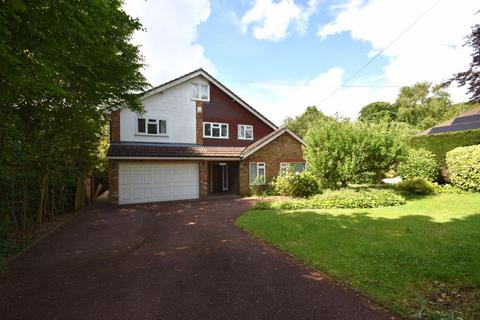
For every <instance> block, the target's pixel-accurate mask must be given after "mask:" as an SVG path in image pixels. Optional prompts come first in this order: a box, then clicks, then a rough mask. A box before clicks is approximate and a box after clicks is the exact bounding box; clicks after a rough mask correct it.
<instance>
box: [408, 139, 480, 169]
mask: <svg viewBox="0 0 480 320" xmlns="http://www.w3.org/2000/svg"><path fill="white" fill-rule="evenodd" d="M476 144H480V130H469V131H457V132H447V133H439V134H432V135H427V136H426V135H422V136H415V137H413V138H412V139H411V140H410V146H411V147H412V148H416V149H418V148H423V149H426V150H428V151H430V152H432V153H433V154H434V155H435V157H436V159H437V162H438V164H439V166H440V168H445V167H446V163H445V156H446V154H447V152H448V151H450V150H453V149H455V148H458V147H467V146H472V145H476Z"/></svg>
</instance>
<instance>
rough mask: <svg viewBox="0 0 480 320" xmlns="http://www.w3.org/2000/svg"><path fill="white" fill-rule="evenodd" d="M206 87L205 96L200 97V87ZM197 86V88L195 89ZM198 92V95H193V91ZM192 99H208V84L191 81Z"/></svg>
mask: <svg viewBox="0 0 480 320" xmlns="http://www.w3.org/2000/svg"><path fill="white" fill-rule="evenodd" d="M205 87H206V88H207V98H206V99H202V88H205ZM197 88H198V90H197ZM196 92H198V94H199V95H200V96H195V93H196ZM192 100H195V101H210V85H208V84H205V83H195V82H194V83H192Z"/></svg>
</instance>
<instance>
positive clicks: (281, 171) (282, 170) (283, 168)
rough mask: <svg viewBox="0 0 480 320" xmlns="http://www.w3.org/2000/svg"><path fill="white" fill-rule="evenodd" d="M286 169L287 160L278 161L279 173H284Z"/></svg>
mask: <svg viewBox="0 0 480 320" xmlns="http://www.w3.org/2000/svg"><path fill="white" fill-rule="evenodd" d="M287 171H288V162H280V175H284V174H285V173H287Z"/></svg>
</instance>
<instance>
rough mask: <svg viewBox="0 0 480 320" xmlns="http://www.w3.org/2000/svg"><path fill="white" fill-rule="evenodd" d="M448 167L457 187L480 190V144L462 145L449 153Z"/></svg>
mask: <svg viewBox="0 0 480 320" xmlns="http://www.w3.org/2000/svg"><path fill="white" fill-rule="evenodd" d="M447 167H448V172H449V174H450V179H451V181H452V184H453V185H454V186H455V187H458V188H460V189H462V190H466V191H473V192H480V145H475V146H469V147H460V148H456V149H453V150H451V151H449V152H448V153H447Z"/></svg>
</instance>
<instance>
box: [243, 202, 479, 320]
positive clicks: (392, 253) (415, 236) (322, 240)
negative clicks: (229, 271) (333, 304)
mask: <svg viewBox="0 0 480 320" xmlns="http://www.w3.org/2000/svg"><path fill="white" fill-rule="evenodd" d="M237 224H238V225H239V226H241V227H242V228H244V229H246V230H247V231H249V232H251V233H253V234H254V235H256V236H258V237H260V238H262V239H264V240H266V241H268V242H270V243H272V244H274V245H275V246H277V247H279V248H281V249H283V250H285V251H288V252H290V253H292V254H293V255H295V256H297V257H298V258H299V259H301V260H303V261H305V262H306V263H308V264H310V265H312V266H314V267H316V268H318V269H319V270H321V271H323V272H325V273H327V274H330V275H331V276H333V277H334V278H336V279H338V280H340V281H342V282H344V283H346V284H348V285H350V286H352V287H353V288H355V289H357V290H359V291H361V292H363V293H365V294H367V295H368V296H370V297H371V298H372V299H374V300H376V301H378V302H379V303H381V304H383V305H384V306H386V307H388V308H389V309H390V310H392V311H393V312H394V313H396V314H398V315H400V316H402V317H406V318H412V319H480V267H479V266H480V195H478V194H439V195H435V196H428V197H417V198H412V199H409V200H408V201H407V203H406V204H405V205H401V206H397V207H381V208H372V209H304V210H282V209H271V210H250V211H249V212H247V213H245V214H244V215H242V216H241V217H240V218H239V219H238V220H237Z"/></svg>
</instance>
